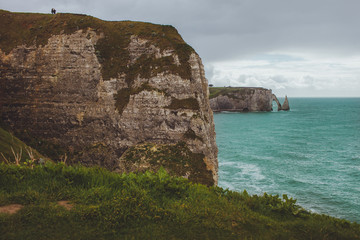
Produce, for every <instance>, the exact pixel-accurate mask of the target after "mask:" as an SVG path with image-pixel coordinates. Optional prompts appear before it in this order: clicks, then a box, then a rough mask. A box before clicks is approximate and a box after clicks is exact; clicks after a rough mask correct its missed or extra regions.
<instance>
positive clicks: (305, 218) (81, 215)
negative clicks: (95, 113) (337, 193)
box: [0, 163, 360, 239]
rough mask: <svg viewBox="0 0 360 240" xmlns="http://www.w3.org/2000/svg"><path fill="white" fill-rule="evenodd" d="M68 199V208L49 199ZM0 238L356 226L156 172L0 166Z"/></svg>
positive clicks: (289, 232)
mask: <svg viewBox="0 0 360 240" xmlns="http://www.w3.org/2000/svg"><path fill="white" fill-rule="evenodd" d="M59 200H69V201H71V203H72V204H73V205H74V208H73V209H72V210H70V211H69V210H66V209H65V208H63V207H61V206H59V205H57V204H56V202H57V201H59ZM10 203H18V204H23V205H24V208H23V209H21V210H20V211H19V212H17V213H16V214H14V215H6V214H0V236H1V239H359V238H360V226H359V225H358V224H356V223H350V222H348V221H345V220H340V219H335V218H332V217H329V216H325V215H318V214H311V213H309V212H306V211H304V210H303V209H302V208H301V207H299V206H297V205H296V204H295V200H293V199H289V198H288V197H287V196H283V198H282V199H281V198H279V197H278V196H270V195H267V194H265V195H263V196H256V195H255V196H250V195H248V194H247V193H246V192H243V193H237V192H232V191H229V190H224V189H222V188H219V187H206V186H204V185H200V184H192V183H190V182H189V181H187V180H186V179H183V178H174V177H171V176H169V175H168V174H167V173H166V172H165V171H164V170H162V169H160V170H159V171H158V172H157V173H150V172H145V173H139V174H133V173H131V174H123V175H119V174H116V173H111V172H108V171H106V170H104V169H101V168H85V167H81V166H71V167H68V166H65V165H63V164H53V163H47V164H46V165H45V166H36V167H34V169H30V168H29V167H24V166H14V165H5V164H1V165H0V206H4V205H7V204H10Z"/></svg>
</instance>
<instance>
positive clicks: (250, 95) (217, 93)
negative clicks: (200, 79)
mask: <svg viewBox="0 0 360 240" xmlns="http://www.w3.org/2000/svg"><path fill="white" fill-rule="evenodd" d="M273 101H275V102H276V103H277V105H278V111H280V110H285V111H287V110H289V109H290V108H289V103H288V100H287V97H286V98H285V102H284V105H285V107H284V106H283V107H282V106H281V104H280V102H279V100H278V99H277V97H276V96H275V94H273V93H272V90H271V89H265V88H253V87H211V88H210V106H211V109H212V110H213V111H214V112H221V111H228V112H269V111H272V110H273V108H272V102H273Z"/></svg>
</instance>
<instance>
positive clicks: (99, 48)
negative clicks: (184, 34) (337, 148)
mask: <svg viewBox="0 0 360 240" xmlns="http://www.w3.org/2000/svg"><path fill="white" fill-rule="evenodd" d="M0 13H1V14H0V22H1V23H2V24H0V34H1V36H2V37H3V39H2V41H0V77H1V79H0V89H1V92H0V108H1V120H2V123H3V125H5V126H6V127H7V129H10V130H11V131H12V132H14V133H15V134H16V135H17V136H18V137H19V138H21V139H22V140H23V141H25V142H26V143H27V144H29V145H31V146H33V147H35V148H37V149H38V150H39V151H40V152H42V153H43V154H45V155H48V156H50V157H52V158H53V159H55V160H56V159H60V158H62V157H65V156H67V157H68V158H69V159H72V160H73V161H74V162H81V163H82V164H85V165H89V166H91V165H100V166H104V167H106V168H108V169H113V170H115V169H116V170H117V171H120V172H124V171H136V170H146V169H152V170H156V169H158V168H159V167H160V166H161V165H163V166H165V167H166V168H167V170H168V171H170V172H172V173H174V174H176V175H179V176H186V177H188V178H189V179H192V180H194V181H196V182H200V183H205V184H208V185H213V184H216V183H217V178H218V177H217V171H218V163H217V146H216V143H215V131H214V122H213V116H212V111H211V109H210V105H209V100H208V99H209V95H208V94H209V93H208V84H207V80H206V79H205V74H204V68H203V65H202V63H201V59H200V57H199V56H198V55H197V54H196V53H195V51H194V50H193V49H192V48H191V47H190V46H188V45H187V44H186V43H185V42H184V41H183V40H182V38H181V37H180V35H179V34H178V33H177V31H176V29H174V28H173V27H171V26H161V25H153V24H149V23H140V22H104V21H101V20H99V19H94V18H92V17H89V16H85V15H72V14H57V15H53V16H52V15H44V14H42V15H38V14H14V13H9V12H5V11H1V12H0ZM9 24H11V29H12V31H14V33H9V31H10V30H9V26H5V25H9ZM19 34H23V35H19ZM144 144H151V146H153V147H155V148H159V149H163V151H162V152H169V151H174V152H173V153H171V154H170V155H174V154H175V155H176V156H183V155H184V154H185V155H186V156H196V162H197V163H196V164H195V165H196V166H197V167H196V168H195V167H194V168H189V166H194V163H192V162H191V161H192V158H189V157H187V158H186V159H187V160H186V161H180V162H176V158H175V160H174V159H172V158H166V156H165V157H164V156H162V161H161V162H160V161H158V162H157V161H155V160H154V159H147V158H146V155H143V156H139V158H140V159H141V164H140V165H141V167H139V166H140V165H139V164H135V163H134V164H132V163H129V162H124V161H126V159H128V160H129V159H132V158H131V157H127V158H125V157H124V156H123V155H124V153H125V152H126V155H127V156H133V155H136V154H137V155H138V154H139V151H138V149H139V147H140V148H141V146H143V145H144ZM156 146H158V147H156ZM175 146H178V147H175ZM164 149H165V150H166V151H165V150H164ZM160 152H161V151H160ZM144 153H146V151H144ZM159 154H160V153H159ZM165 160H166V161H168V163H166V164H164V163H163V161H165ZM129 161H132V160H129ZM147 165H149V166H151V168H150V167H149V168H146V167H144V166H147ZM136 166H138V167H136ZM179 169H181V171H178V170H179Z"/></svg>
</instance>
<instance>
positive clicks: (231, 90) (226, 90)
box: [209, 87, 255, 99]
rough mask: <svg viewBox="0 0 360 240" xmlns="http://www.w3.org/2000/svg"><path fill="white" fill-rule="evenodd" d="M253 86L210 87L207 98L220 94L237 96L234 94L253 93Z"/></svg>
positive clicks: (231, 96) (230, 96)
mask: <svg viewBox="0 0 360 240" xmlns="http://www.w3.org/2000/svg"><path fill="white" fill-rule="evenodd" d="M254 89H255V88H246V87H210V88H209V91H210V95H209V98H210V99H212V98H216V97H218V96H220V95H223V96H228V97H229V98H238V97H236V96H235V94H249V95H250V94H253V93H254V91H255V90H254Z"/></svg>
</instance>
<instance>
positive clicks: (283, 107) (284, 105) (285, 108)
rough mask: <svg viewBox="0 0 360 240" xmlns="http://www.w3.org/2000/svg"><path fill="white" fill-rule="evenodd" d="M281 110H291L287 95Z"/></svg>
mask: <svg viewBox="0 0 360 240" xmlns="http://www.w3.org/2000/svg"><path fill="white" fill-rule="evenodd" d="M281 110H283V111H289V110H290V106H289V100H288V98H287V96H285V100H284V103H283V105H282V106H281Z"/></svg>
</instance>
